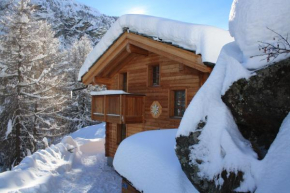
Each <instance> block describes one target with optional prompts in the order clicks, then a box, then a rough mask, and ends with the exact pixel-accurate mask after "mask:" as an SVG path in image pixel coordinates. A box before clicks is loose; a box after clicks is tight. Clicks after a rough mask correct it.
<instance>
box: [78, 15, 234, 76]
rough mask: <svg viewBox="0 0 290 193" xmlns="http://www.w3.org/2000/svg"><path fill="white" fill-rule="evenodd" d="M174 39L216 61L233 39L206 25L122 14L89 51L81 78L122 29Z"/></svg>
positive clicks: (203, 58)
mask: <svg viewBox="0 0 290 193" xmlns="http://www.w3.org/2000/svg"><path fill="white" fill-rule="evenodd" d="M124 28H128V31H133V32H138V33H140V34H145V35H147V36H152V37H155V38H156V39H161V40H162V41H165V42H171V43H173V44H175V45H178V46H180V47H182V48H184V49H189V50H193V51H196V53H197V54H201V55H202V60H203V62H211V63H216V60H217V57H218V55H219V52H220V50H221V48H222V46H223V45H225V44H226V43H228V42H231V41H233V39H232V38H231V37H230V35H229V32H228V31H225V30H222V29H219V28H215V27H211V26H205V25H196V24H190V23H184V22H178V21H173V20H169V19H164V18H158V17H152V16H146V15H123V16H121V17H120V18H119V19H118V20H117V21H116V22H115V23H114V24H113V25H112V27H111V28H110V29H109V30H108V31H107V33H106V34H105V35H104V37H103V38H102V39H101V41H100V42H99V43H98V44H97V46H96V47H95V48H94V49H93V51H92V52H91V53H90V54H89V56H88V57H87V59H86V61H85V62H84V64H83V66H82V67H81V69H80V72H79V77H78V79H79V80H81V77H82V76H83V75H84V74H85V73H86V72H87V71H88V70H89V68H90V67H91V66H92V65H93V64H94V63H95V61H96V60H97V59H98V58H99V57H100V56H101V55H102V54H103V53H104V52H105V51H106V50H107V49H108V48H109V47H110V46H111V45H112V44H113V42H114V41H115V40H116V39H117V38H118V37H119V36H120V35H121V34H122V33H123V29H124Z"/></svg>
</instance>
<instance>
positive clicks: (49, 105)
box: [0, 0, 104, 172]
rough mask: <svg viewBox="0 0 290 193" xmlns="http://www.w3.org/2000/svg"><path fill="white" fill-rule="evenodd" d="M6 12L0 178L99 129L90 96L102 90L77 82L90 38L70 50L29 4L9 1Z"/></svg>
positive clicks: (1, 43)
mask: <svg viewBox="0 0 290 193" xmlns="http://www.w3.org/2000/svg"><path fill="white" fill-rule="evenodd" d="M2 8H3V7H2ZM4 8H5V9H4ZM4 8H3V9H2V10H1V11H2V13H3V12H4V13H5V14H2V17H1V18H0V26H1V29H0V30H1V31H0V120H1V121H0V127H1V130H0V172H1V170H2V171H5V170H7V169H11V168H12V167H13V166H15V165H17V164H18V163H19V162H20V161H21V160H22V159H23V158H24V157H25V156H27V155H31V154H32V153H33V152H35V151H37V150H38V149H43V148H45V147H47V146H48V145H50V144H52V143H55V142H58V140H59V139H60V138H61V137H63V136H64V135H66V134H68V133H71V132H72V131H75V130H77V129H79V128H82V127H85V126H87V125H92V124H95V122H93V121H92V120H91V119H90V94H89V93H90V91H91V90H98V89H100V88H99V87H93V86H91V87H88V88H86V87H85V85H83V84H82V83H80V82H78V81H77V75H78V71H79V68H80V67H81V65H82V64H83V62H84V60H85V58H86V56H87V54H88V53H89V52H90V51H91V50H92V47H93V44H94V43H93V42H92V41H91V39H92V37H89V35H86V34H85V33H84V34H79V35H78V37H77V38H75V40H74V41H72V38H70V41H71V42H70V43H71V45H69V44H68V43H67V41H66V42H65V41H63V39H62V38H60V37H57V36H59V34H58V35H57V34H56V33H55V30H54V29H53V26H52V24H49V22H47V21H46V20H45V19H39V17H36V15H37V14H36V13H37V11H38V10H37V8H39V7H38V6H35V5H34V4H32V3H30V1H29V0H20V1H16V2H14V1H10V2H9V3H7V4H6V6H4ZM102 31H104V28H102ZM103 34H104V33H100V34H99V37H98V39H99V38H101V36H102V35H103ZM64 42H65V43H64ZM81 88H85V89H81Z"/></svg>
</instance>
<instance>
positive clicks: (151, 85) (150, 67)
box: [147, 64, 161, 87]
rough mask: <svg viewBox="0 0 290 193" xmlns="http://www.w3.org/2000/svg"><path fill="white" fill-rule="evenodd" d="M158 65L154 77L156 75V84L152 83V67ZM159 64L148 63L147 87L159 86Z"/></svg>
mask: <svg viewBox="0 0 290 193" xmlns="http://www.w3.org/2000/svg"><path fill="white" fill-rule="evenodd" d="M157 66H158V75H157V76H156V75H155V76H156V77H158V84H154V82H153V81H154V68H156V67H157ZM160 70H161V68H160V64H150V65H148V68H147V71H148V73H147V76H148V78H147V87H159V86H161V78H160V75H161V73H160Z"/></svg>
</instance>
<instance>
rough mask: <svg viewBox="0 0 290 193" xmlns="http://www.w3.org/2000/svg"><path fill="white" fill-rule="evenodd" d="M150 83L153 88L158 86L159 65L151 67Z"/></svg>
mask: <svg viewBox="0 0 290 193" xmlns="http://www.w3.org/2000/svg"><path fill="white" fill-rule="evenodd" d="M152 73H153V74H152V76H153V77H152V82H153V84H152V85H153V86H158V85H159V65H158V66H153V67H152Z"/></svg>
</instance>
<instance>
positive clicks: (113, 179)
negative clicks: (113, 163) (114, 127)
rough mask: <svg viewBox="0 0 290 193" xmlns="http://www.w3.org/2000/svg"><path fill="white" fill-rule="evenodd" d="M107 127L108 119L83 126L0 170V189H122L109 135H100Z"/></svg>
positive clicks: (28, 190) (26, 190) (102, 190)
mask: <svg viewBox="0 0 290 193" xmlns="http://www.w3.org/2000/svg"><path fill="white" fill-rule="evenodd" d="M104 130H105V124H104V123H102V124H99V125H95V126H90V127H87V128H83V129H81V130H78V131H77V132H75V133H73V134H71V136H67V137H65V138H64V139H63V140H62V141H61V143H59V144H57V145H51V146H50V147H48V148H46V149H45V150H40V151H37V152H35V153H34V154H33V155H31V156H28V157H26V158H24V159H23V160H22V162H21V163H20V164H19V165H18V166H16V167H15V168H13V170H12V171H7V172H4V173H0V192H10V191H12V192H14V191H15V192H71V191H73V192H88V191H92V192H119V191H120V190H121V179H120V178H119V177H118V176H117V175H116V174H115V172H114V171H113V170H112V169H110V168H107V166H106V158H105V156H104V151H105V150H104V143H105V139H104V138H98V137H104V133H105V132H104ZM86 138H87V139H86ZM76 184H77V185H79V186H76V187H74V186H75V185H76ZM94 186H96V187H94ZM101 186H102V187H101Z"/></svg>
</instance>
